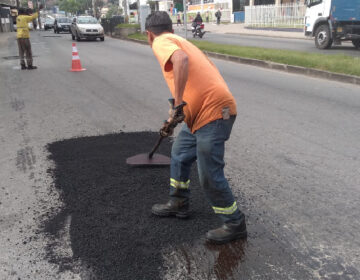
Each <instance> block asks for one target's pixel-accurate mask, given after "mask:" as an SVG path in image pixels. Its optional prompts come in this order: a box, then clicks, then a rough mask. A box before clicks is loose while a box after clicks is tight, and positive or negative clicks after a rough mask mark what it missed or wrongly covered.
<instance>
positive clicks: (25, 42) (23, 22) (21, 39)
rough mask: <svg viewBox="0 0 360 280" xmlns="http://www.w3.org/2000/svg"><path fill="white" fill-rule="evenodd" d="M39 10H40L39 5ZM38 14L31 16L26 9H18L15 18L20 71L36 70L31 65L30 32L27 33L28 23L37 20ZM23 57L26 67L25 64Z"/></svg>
mask: <svg viewBox="0 0 360 280" xmlns="http://www.w3.org/2000/svg"><path fill="white" fill-rule="evenodd" d="M39 9H42V5H40V7H39ZM37 17H38V13H37V12H35V13H33V14H32V15H29V13H28V11H27V10H26V9H19V15H18V16H17V18H16V28H17V36H16V37H17V43H18V48H19V57H20V65H21V70H25V69H29V70H32V69H36V68H37V67H36V66H34V65H33V59H32V51H31V43H30V32H29V23H30V22H32V21H33V20H35V19H37ZM25 56H26V62H27V66H26V64H25Z"/></svg>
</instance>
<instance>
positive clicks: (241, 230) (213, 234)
mask: <svg viewBox="0 0 360 280" xmlns="http://www.w3.org/2000/svg"><path fill="white" fill-rule="evenodd" d="M246 237H247V231H246V223H245V219H243V220H242V222H241V223H240V224H238V223H226V224H224V225H223V226H222V227H220V228H217V229H213V230H210V231H208V232H207V233H206V240H207V241H208V242H210V243H215V244H224V243H228V242H230V241H233V240H236V239H241V238H246Z"/></svg>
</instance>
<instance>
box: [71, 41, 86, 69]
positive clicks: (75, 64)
mask: <svg viewBox="0 0 360 280" xmlns="http://www.w3.org/2000/svg"><path fill="white" fill-rule="evenodd" d="M84 70H86V69H85V68H82V67H81V62H80V57H79V53H78V50H77V48H76V44H75V43H72V66H71V70H70V71H71V72H81V71H84Z"/></svg>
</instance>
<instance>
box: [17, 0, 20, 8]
mask: <svg viewBox="0 0 360 280" xmlns="http://www.w3.org/2000/svg"><path fill="white" fill-rule="evenodd" d="M16 8H17V9H18V10H19V8H20V1H19V0H16Z"/></svg>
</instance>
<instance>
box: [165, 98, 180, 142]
mask: <svg viewBox="0 0 360 280" xmlns="http://www.w3.org/2000/svg"><path fill="white" fill-rule="evenodd" d="M174 103H175V99H173V98H170V99H169V104H170V110H169V119H168V120H167V121H165V122H164V125H163V127H162V128H161V129H160V135H161V136H163V137H168V136H171V135H172V134H173V133H174V128H175V127H176V126H177V125H178V124H179V123H181V122H183V120H184V119H185V115H184V110H183V109H184V106H185V105H186V102H182V103H181V104H180V105H178V106H176V107H174Z"/></svg>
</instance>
